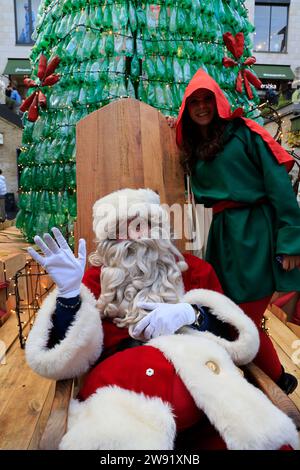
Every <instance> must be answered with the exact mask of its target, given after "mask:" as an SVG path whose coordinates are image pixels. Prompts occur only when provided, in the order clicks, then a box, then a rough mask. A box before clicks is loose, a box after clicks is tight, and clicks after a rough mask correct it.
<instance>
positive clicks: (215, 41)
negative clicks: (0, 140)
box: [17, 0, 258, 244]
mask: <svg viewBox="0 0 300 470" xmlns="http://www.w3.org/2000/svg"><path fill="white" fill-rule="evenodd" d="M252 31H253V27H252V25H251V24H250V23H249V21H248V19H247V10H246V8H245V6H244V3H243V1H241V0H224V1H222V0H209V1H208V0H207V1H203V0H181V1H174V0H159V1H154V0H152V1H139V0H118V1H117V2H116V1H113V0H65V1H51V0H44V1H42V2H41V4H40V7H39V14H38V21H37V29H36V31H35V33H34V35H35V37H34V39H35V40H36V43H35V46H34V47H33V49H32V53H31V57H30V59H31V64H32V70H33V72H32V77H31V80H27V84H28V85H29V86H32V87H34V90H35V91H34V92H33V90H32V89H29V91H28V97H29V98H28V100H29V102H28V105H29V104H30V103H33V104H32V106H31V108H29V111H28V112H26V113H25V114H24V133H23V141H22V148H21V153H20V156H19V162H18V163H19V166H20V171H21V177H20V196H19V208H20V210H19V213H18V217H17V226H18V227H19V228H20V229H21V230H22V232H23V233H24V235H25V236H26V238H27V239H28V240H29V241H32V239H33V236H34V235H35V234H43V233H45V232H47V231H49V230H50V228H51V227H53V226H58V227H60V228H61V230H62V232H63V233H64V234H65V235H66V236H67V238H68V239H69V242H70V243H71V244H72V242H73V240H72V237H73V224H74V220H76V178H75V166H76V165H75V126H76V123H77V122H78V121H79V120H80V119H81V118H83V117H84V116H86V115H87V114H89V113H91V112H93V111H95V110H97V109H99V108H100V107H102V106H104V105H106V104H108V103H109V102H110V101H112V100H115V99H117V98H120V97H134V98H137V99H140V100H142V101H144V102H146V103H148V104H150V105H152V106H154V107H156V108H157V109H159V110H160V111H161V112H162V113H164V114H165V115H170V116H172V115H173V116H176V115H177V113H178V110H179V106H180V103H181V99H182V97H183V93H184V90H185V87H186V85H187V84H188V82H189V81H190V79H191V78H192V76H193V75H194V73H195V72H196V71H197V70H198V69H199V67H202V68H203V69H204V70H206V71H207V72H208V73H209V74H210V75H211V76H212V77H213V78H214V79H215V80H216V81H217V82H218V83H219V85H220V86H221V88H222V89H223V91H224V92H225V94H226V96H227V98H228V99H229V101H230V103H231V104H232V108H236V107H238V106H242V107H243V108H244V110H245V114H246V115H247V116H248V117H252V118H255V117H256V116H257V115H258V111H257V110H256V105H257V103H258V97H257V93H256V91H255V89H254V88H253V87H252V86H250V85H249V81H250V82H251V80H250V78H251V77H250V75H251V73H250V72H249V70H247V69H248V65H251V64H252V63H253V62H251V60H250V62H249V60H248V63H247V59H248V58H249V56H250V55H251V47H252V45H251V41H250V36H249V33H250V32H252ZM225 33H231V34H232V35H233V36H231V35H230V34H229V38H227V39H228V41H227V48H226V46H225V42H226V41H225V42H224V37H223V35H224V34H225ZM237 33H243V34H240V36H243V40H244V39H245V44H244V43H243V41H242V45H241V43H239V44H240V45H239V47H238V49H239V52H238V54H236V53H235V52H234V50H233V49H234V47H230V44H231V46H232V44H233V43H234V41H235V38H237V37H238V36H236V34H237ZM239 39H241V37H240V38H239ZM232 41H233V43H232ZM233 46H234V44H233ZM228 51H230V52H228ZM57 56H58V58H59V60H56V57H57ZM225 56H229V58H228V59H226V60H227V62H226V61H225V63H224V57H225ZM47 59H48V63H47ZM51 59H52V62H51ZM235 59H238V60H237V61H235ZM243 61H246V62H244V63H243V64H242V62H243ZM49 62H50V63H49ZM58 62H59V63H58ZM238 62H239V63H238ZM241 64H242V70H243V72H242V73H243V75H241ZM47 67H49V69H48V72H47V73H46V74H45V70H46V69H47ZM244 69H246V72H249V77H248V78H249V81H248V80H247V77H246V76H245V73H246V72H245V73H244ZM54 72H55V74H54ZM51 73H52V75H51ZM56 74H59V75H56ZM49 75H50V77H49ZM43 77H44V78H43ZM47 77H48V78H47ZM237 77H239V78H238V79H237ZM251 83H253V81H252V82H251ZM243 84H244V85H245V86H246V85H248V90H246V91H247V92H248V96H247V94H246V93H244V88H243ZM252 92H253V97H252ZM108 138H109V137H108Z"/></svg>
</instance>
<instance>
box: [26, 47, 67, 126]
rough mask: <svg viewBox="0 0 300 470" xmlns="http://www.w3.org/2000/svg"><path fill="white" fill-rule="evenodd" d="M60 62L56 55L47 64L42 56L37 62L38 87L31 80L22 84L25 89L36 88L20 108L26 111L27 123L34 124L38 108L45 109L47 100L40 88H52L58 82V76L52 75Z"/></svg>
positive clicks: (27, 79)
mask: <svg viewBox="0 0 300 470" xmlns="http://www.w3.org/2000/svg"><path fill="white" fill-rule="evenodd" d="M59 62H60V58H59V57H58V56H57V55H56V56H55V57H53V59H52V60H51V61H50V62H49V64H47V58H46V57H45V56H44V55H43V54H42V55H41V56H40V60H39V67H38V73H37V76H38V78H39V79H40V82H41V83H40V85H38V84H37V83H36V82H35V81H34V80H31V78H25V79H24V83H25V85H26V86H27V88H37V90H35V91H34V92H33V93H31V95H29V96H28V97H27V98H26V100H25V101H24V102H23V104H22V106H20V110H21V111H22V112H23V113H24V112H25V111H27V110H29V111H28V121H31V122H35V121H36V120H37V118H38V116H39V106H40V107H42V108H46V107H47V98H46V96H45V95H44V93H43V92H42V91H41V90H40V87H43V86H52V85H54V84H55V83H57V82H58V80H59V79H60V76H59V75H58V74H55V73H53V72H54V70H55V69H56V68H57V66H58V64H59Z"/></svg>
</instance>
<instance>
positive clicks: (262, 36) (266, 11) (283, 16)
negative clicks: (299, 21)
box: [254, 0, 289, 52]
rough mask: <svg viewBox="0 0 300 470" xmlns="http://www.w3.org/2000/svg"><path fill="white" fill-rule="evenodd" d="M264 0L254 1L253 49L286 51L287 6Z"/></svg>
mask: <svg viewBox="0 0 300 470" xmlns="http://www.w3.org/2000/svg"><path fill="white" fill-rule="evenodd" d="M282 3H283V4H281V5H280V4H278V3H275V2H274V0H273V2H272V3H271V2H267V1H265V2H264V3H263V4H262V2H256V3H255V20H254V21H255V29H256V31H255V33H254V50H255V51H257V52H287V31H288V13H289V11H288V10H289V7H288V5H287V4H285V3H286V2H282Z"/></svg>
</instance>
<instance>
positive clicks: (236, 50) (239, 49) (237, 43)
mask: <svg viewBox="0 0 300 470" xmlns="http://www.w3.org/2000/svg"><path fill="white" fill-rule="evenodd" d="M223 39H224V42H225V45H226V47H227V49H228V50H229V52H231V54H232V55H233V57H234V58H235V59H236V60H234V59H231V58H230V57H223V61H222V63H223V65H224V67H235V66H236V65H239V66H240V70H239V72H238V76H237V79H236V82H235V89H236V91H237V92H238V93H242V92H243V83H244V87H245V90H246V93H247V96H248V98H249V99H250V100H251V99H252V98H253V93H252V89H251V86H250V83H251V84H252V85H253V86H254V87H255V88H257V89H260V88H261V85H262V82H261V81H260V80H259V79H258V78H257V77H256V76H255V75H254V74H253V73H252V72H251V71H250V70H249V69H245V68H244V67H245V66H251V65H253V64H255V62H256V58H255V57H253V56H251V57H248V58H247V59H246V60H244V62H241V61H240V60H239V59H240V58H241V57H242V55H243V53H244V47H245V38H244V33H241V32H240V33H237V34H236V35H235V36H233V35H232V34H231V33H225V34H223Z"/></svg>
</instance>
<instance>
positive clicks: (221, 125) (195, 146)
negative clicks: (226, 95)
mask: <svg viewBox="0 0 300 470" xmlns="http://www.w3.org/2000/svg"><path fill="white" fill-rule="evenodd" d="M225 125H226V121H225V120H224V119H221V118H220V117H219V116H218V114H216V115H215V116H214V118H213V120H212V122H211V123H210V125H209V136H208V138H207V139H204V138H203V137H202V135H201V133H200V131H199V127H198V126H197V124H196V123H195V122H194V121H193V120H192V119H191V118H190V115H189V112H188V109H187V108H186V109H185V111H184V113H183V116H182V139H183V152H184V153H183V155H182V159H181V164H182V166H183V168H184V170H185V172H186V173H188V174H190V173H191V172H192V171H193V169H194V167H195V165H196V163H197V161H198V160H205V161H211V160H213V159H214V158H215V156H216V154H217V153H218V152H219V151H220V150H222V149H223V147H224V143H223V132H224V129H225Z"/></svg>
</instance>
